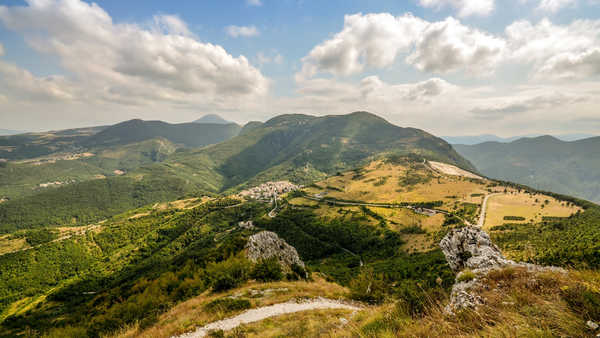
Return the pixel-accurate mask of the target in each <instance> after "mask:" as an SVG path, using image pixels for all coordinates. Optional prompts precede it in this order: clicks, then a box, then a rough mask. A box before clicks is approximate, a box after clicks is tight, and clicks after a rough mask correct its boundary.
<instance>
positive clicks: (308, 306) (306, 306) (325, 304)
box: [173, 298, 361, 338]
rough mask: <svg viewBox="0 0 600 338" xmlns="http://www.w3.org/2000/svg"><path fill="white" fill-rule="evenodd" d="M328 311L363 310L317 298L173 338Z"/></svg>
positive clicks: (265, 308)
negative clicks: (306, 313)
mask: <svg viewBox="0 0 600 338" xmlns="http://www.w3.org/2000/svg"><path fill="white" fill-rule="evenodd" d="M327 309H346V310H355V311H357V310H361V308H360V307H358V306H354V305H350V304H347V303H344V302H341V301H337V300H332V299H327V298H316V299H312V300H309V301H306V302H295V301H290V302H286V303H279V304H275V305H269V306H263V307H260V308H256V309H251V310H248V311H246V312H244V313H241V314H239V315H237V316H235V317H231V318H228V319H223V320H219V321H216V322H212V323H210V324H207V325H204V326H203V327H200V328H198V329H196V331H193V332H188V333H184V334H182V335H180V336H174V337H173V338H199V337H206V336H207V335H208V334H209V333H210V332H211V331H218V330H223V331H229V330H233V329H235V328H236V327H238V326H240V325H244V324H249V323H254V322H258V321H261V320H263V319H267V318H270V317H275V316H281V315H284V314H288V313H295V312H301V311H308V310H327Z"/></svg>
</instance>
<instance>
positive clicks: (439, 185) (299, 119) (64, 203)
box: [0, 113, 600, 337]
mask: <svg viewBox="0 0 600 338" xmlns="http://www.w3.org/2000/svg"><path fill="white" fill-rule="evenodd" d="M340 123H341V124H342V126H343V129H344V133H347V132H348V130H354V131H353V132H351V133H350V134H347V135H348V136H349V137H344V138H343V139H339V143H335V142H338V139H337V138H336V137H337V136H336V137H334V138H331V136H330V134H329V133H331V132H332V130H333V131H334V134H335V127H336V126H338V125H339V124H340ZM245 128H246V127H244V128H242V132H240V135H239V136H236V137H233V138H231V139H230V140H226V141H223V142H220V143H217V144H214V145H210V146H207V147H200V148H194V147H183V148H182V147H179V146H176V145H174V144H173V143H172V142H170V141H169V140H167V139H162V138H158V139H150V140H147V141H142V142H141V143H131V144H125V145H119V146H115V145H110V146H109V147H108V148H103V149H96V150H94V152H93V154H94V156H82V157H77V156H75V157H76V158H71V157H73V156H66V155H61V154H62V153H61V154H56V155H49V156H46V157H45V158H47V159H52V158H54V159H56V161H54V162H52V161H50V162H52V163H49V162H46V161H43V162H44V163H43V164H39V165H37V164H32V163H36V162H40V160H39V158H37V159H32V160H33V162H27V161H28V160H24V161H25V162H22V163H18V162H17V161H10V162H8V164H7V165H5V166H4V168H2V169H4V170H6V171H4V172H5V173H6V176H5V177H6V180H7V181H8V180H11V181H15V178H16V177H19V176H18V175H17V176H15V174H13V173H15V172H17V171H15V169H16V168H20V169H23V170H19V171H18V172H19V173H20V175H21V177H23V178H22V180H23V181H22V182H31V180H30V179H29V178H28V177H37V178H38V179H43V181H44V182H46V183H47V182H54V181H52V180H50V179H49V178H50V177H57V176H50V173H51V172H52V171H51V170H50V168H54V169H52V170H55V172H56V173H59V174H60V175H63V174H65V173H67V172H69V171H71V170H78V169H77V168H80V166H81V165H82V164H84V163H85V164H86V165H90V166H91V165H94V166H95V167H96V168H99V169H100V171H90V172H89V173H90V174H93V175H94V177H95V178H94V179H89V178H82V180H81V181H76V180H75V181H73V182H70V183H69V184H65V185H62V186H60V187H51V186H50V185H49V186H48V187H46V188H43V190H40V191H35V192H33V193H27V194H25V193H23V194H22V195H20V196H19V195H18V194H17V195H13V196H14V197H12V198H9V199H8V200H7V201H5V202H4V203H2V205H1V206H0V221H1V222H0V226H1V227H3V229H4V234H3V235H2V236H1V237H0V245H1V250H0V273H1V274H2V276H3V277H4V278H2V280H0V311H1V312H0V321H1V323H0V335H8V336H12V335H27V332H37V333H36V334H39V335H41V334H47V335H49V336H56V337H62V336H73V337H76V336H104V335H109V336H114V337H138V336H141V337H171V336H178V335H184V336H186V335H187V336H190V337H195V336H198V337H200V336H204V335H214V334H217V333H215V332H221V331H220V330H223V332H224V334H230V333H233V334H237V333H240V334H242V333H243V335H244V336H255V335H260V334H261V333H262V334H264V333H265V332H266V333H268V334H269V335H296V334H297V333H298V332H300V331H299V330H302V331H303V332H312V333H313V334H317V332H329V333H330V334H331V335H334V336H355V335H363V334H364V335H376V336H378V335H379V334H383V332H385V331H386V330H391V329H392V327H390V326H389V325H400V324H398V323H396V324H392V322H385V323H380V324H373V323H375V322H378V321H379V320H380V319H378V318H381V316H384V317H385V316H393V317H394V318H398V320H401V321H403V323H404V324H401V326H402V327H403V329H402V330H414V329H416V326H415V325H437V324H433V323H434V322H439V321H440V320H441V321H442V322H444V323H447V324H444V325H450V326H448V327H445V328H443V329H442V328H440V330H449V331H447V332H454V333H453V334H456V332H462V331H460V330H463V329H465V328H464V327H463V328H458V327H457V326H452V325H455V324H449V323H448V322H446V321H447V319H446V318H445V317H444V318H443V319H442V317H441V316H442V315H441V313H442V312H440V313H438V312H436V311H442V310H440V309H441V307H443V306H444V304H445V303H446V302H447V301H448V297H449V295H450V293H451V288H452V286H453V284H454V282H455V280H456V279H457V278H458V277H456V275H455V272H454V271H452V269H451V268H450V266H449V263H448V261H447V257H445V253H443V252H442V250H440V246H439V243H440V240H442V238H445V237H447V236H449V234H451V233H453V231H455V230H458V229H464V228H480V229H484V230H485V231H488V232H489V233H490V236H491V238H492V240H493V241H494V242H495V243H497V244H498V246H499V248H500V249H501V250H502V253H503V254H504V255H506V257H507V259H514V260H516V261H525V262H530V263H535V264H544V265H558V266H566V267H569V268H577V269H596V268H598V267H600V257H598V255H597V252H598V246H597V245H598V244H597V243H598V241H597V240H596V239H600V232H598V227H595V226H594V224H597V223H596V222H597V221H598V219H600V209H599V208H598V206H597V205H595V204H593V203H589V202H586V201H583V200H579V199H576V198H572V197H569V196H563V195H559V194H555V193H549V192H542V191H538V190H535V189H532V188H530V187H527V186H522V185H519V184H514V183H510V182H503V181H496V180H493V179H490V178H485V177H483V176H481V175H478V174H477V173H476V172H475V169H474V167H473V166H471V165H470V164H469V163H468V162H467V161H465V160H464V159H461V158H460V156H459V155H457V154H456V153H455V152H454V151H453V150H452V148H451V147H449V146H448V147H447V146H446V145H444V143H443V141H441V140H440V141H438V140H437V139H436V138H435V137H433V136H430V135H428V134H426V133H424V132H421V131H417V130H404V129H402V128H400V129H396V127H394V126H388V124H387V122H385V121H384V120H381V119H379V118H378V117H375V116H372V115H370V114H367V113H354V114H350V115H346V116H341V117H339V116H327V117H320V118H316V117H310V116H305V115H289V116H281V117H277V118H275V119H273V120H271V121H267V122H266V123H264V124H261V125H252V127H251V128H250V129H247V130H245V131H244V129H245ZM373 128H384V130H385V128H389V129H390V130H389V133H390V135H386V133H385V132H383V133H382V134H383V138H382V140H381V141H379V138H376V139H371V138H370V137H372V136H370V135H368V134H369V133H371V132H372V130H373ZM325 129H326V130H327V134H325ZM307 130H309V131H310V133H309V132H308V131H307ZM321 130H323V134H320V132H321ZM340 133H341V131H340ZM405 133H408V134H409V136H408V138H407V139H406V140H404V139H403V138H402V137H403V135H404V134H405ZM340 135H341V134H340ZM307 137H308V139H307ZM378 137H379V136H378ZM415 137H417V138H419V137H420V141H416V142H415ZM326 139H327V140H328V141H325V140H326ZM388 139H397V140H400V141H396V142H395V143H392V144H391V145H390V144H389V141H388ZM331 140H333V141H334V146H333V148H335V151H332V150H331V147H323V146H322V144H325V142H330V141H331ZM373 141H374V142H375V143H373ZM298 143H301V145H299V144H298ZM274 144H275V145H278V147H279V148H278V149H271V147H272V146H273V145H274ZM374 144H375V145H374ZM283 145H285V146H283ZM147 147H149V148H147ZM398 147H399V148H398ZM146 149H155V150H157V151H159V152H160V153H161V154H163V155H161V157H158V160H156V159H157V157H152V156H155V155H151V156H150V157H147V156H148V155H147V153H146V151H147V150H146ZM399 149H400V150H399ZM350 153H354V154H356V153H358V154H361V155H360V156H355V157H349V154H350ZM154 154H156V153H154ZM61 156H66V157H61ZM138 156H142V157H138ZM152 158H154V160H153V159H152ZM111 161H115V162H111ZM124 161H129V162H124ZM111 163H112V164H111ZM126 163H130V165H125V164H126ZM59 165H60V167H58V166H59ZM39 168H42V169H43V171H36V170H39ZM117 168H118V169H117ZM9 169H11V170H12V171H11V170H9ZM28 170H29V172H28ZM117 170H118V171H122V173H120V174H116V171H117ZM9 173H10V174H9ZM40 173H48V174H49V175H48V176H41V175H40ZM28 175H29V176H28ZM44 175H45V174H44ZM99 175H102V176H103V177H102V178H100V177H99ZM65 177H73V176H65ZM28 180H29V181H28ZM55 180H56V178H55ZM63 180H64V178H63V179H62V180H56V182H66V180H65V181H63ZM46 183H41V184H46ZM30 184H31V183H30ZM39 184H40V183H37V185H38V189H39ZM6 191H7V192H8V193H10V190H6ZM266 233H269V234H270V235H269V236H271V237H273V236H275V238H276V240H274V242H273V243H274V244H272V245H273V246H272V247H268V246H269V245H271V244H269V243H271V242H270V241H271V240H266V238H270V237H269V236H267V235H264V236H262V237H260V238H265V241H264V242H262V244H260V245H265V246H266V247H265V250H266V251H264V252H274V253H275V254H276V255H280V256H279V258H278V259H279V261H278V259H273V258H272V257H271V258H268V257H269V256H268V255H267V256H265V258H258V259H256V258H255V257H254V256H251V255H249V250H250V249H249V246H248V245H249V244H248V243H250V241H251V240H253V238H255V236H259V235H261V234H266ZM571 236H575V237H577V238H580V240H579V241H578V242H577V243H573V242H570V241H569V240H568V238H569V237H571ZM257 238H258V237H257ZM279 241H282V242H281V243H285V244H277V243H279ZM574 246H576V247H577V249H576V250H575V249H574ZM286 247H287V248H288V249H283V248H286ZM290 248H291V249H290ZM261 250H262V249H261ZM285 250H292V253H285V252H284V251H285ZM260 252H263V251H260ZM282 255H283V256H282ZM288 255H292V256H295V257H296V258H294V259H293V260H297V262H298V263H301V265H297V264H296V263H293V264H290V263H285V264H284V263H283V260H282V259H283V258H282V257H288ZM275 257H277V256H275ZM286 259H288V258H286ZM507 269H510V268H507ZM569 273H570V274H574V275H573V277H569V281H568V283H571V284H573V285H580V284H582V283H583V284H585V285H596V284H595V283H597V281H596V279H594V278H596V276H597V275H596V274H595V273H592V272H590V275H577V273H579V272H577V270H572V272H571V271H570V272H569ZM494 278H496V277H494ZM498 278H500V277H498ZM519 278H521V277H519ZM522 278H525V277H522ZM549 278H550V277H549ZM551 278H552V279H553V280H563V279H564V277H561V276H560V275H553V276H552V277H551ZM561 283H563V282H561ZM564 283H567V282H566V281H564ZM578 283H579V284H578ZM590 283H591V284H590ZM586 290H587V289H586ZM523 292H529V291H523ZM590 292H591V291H590ZM595 295H596V294H595V293H594V294H593V295H592V296H591V297H596V296H595ZM539 296H540V297H542V296H543V297H547V295H546V294H544V295H539ZM487 297H490V296H487ZM536 297H537V296H536ZM543 297H542V298H543ZM542 298H540V302H542V300H541V299H542ZM426 299H431V300H432V301H431V302H430V301H426ZM536 299H537V298H536ZM543 299H547V298H543ZM593 299H595V298H593ZM428 302H429V303H428ZM504 302H507V301H506V300H504ZM509 302H510V301H509ZM556 304H558V303H556ZM560 304H562V303H560ZM556 306H563V305H556ZM578 306H580V307H581V306H583V305H578ZM580 307H576V308H564V307H561V308H560V311H563V313H565V314H568V315H571V314H573V313H574V312H573V311H575V310H573V309H579V308H580ZM426 309H427V310H426ZM552 309H555V308H552ZM502 311H505V312H502V313H505V314H506V315H508V314H509V313H513V312H511V311H513V309H505V310H502ZM506 311H508V312H506ZM552 311H554V310H552ZM577 311H579V310H577ZM466 313H469V312H466ZM436 316H437V317H436ZM519 316H520V317H518V318H520V319H519V320H525V322H524V323H522V325H523V327H526V328H535V327H537V326H536V325H537V324H536V322H535V321H531V320H530V319H531V317H530V316H529V315H527V314H519ZM585 316H588V317H589V318H596V317H595V315H593V314H592V315H584V316H583V317H585ZM590 316H591V317H590ZM583 317H582V318H583ZM588 317H585V318H588ZM400 318H403V319H400ZM434 318H435V319H434ZM515 318H516V317H515ZM428 321H431V322H428ZM575 322H577V323H579V319H577V320H575ZM419 323H420V324H419ZM425 323H428V324H425ZM373 325H379V326H377V327H379V328H370V327H371V326H373ZM461 325H462V324H461ZM577 325H579V324H577ZM459 326H460V325H459ZM460 327H462V326H460ZM215 330H216V331H215ZM369 330H375V331H369ZM381 330H383V331H381ZM394 330H400V329H399V328H396V329H394ZM453 330H459V331H453ZM469 330H470V329H469ZM578 330H579V329H578ZM366 332H371V333H366ZM552 332H563V331H552Z"/></svg>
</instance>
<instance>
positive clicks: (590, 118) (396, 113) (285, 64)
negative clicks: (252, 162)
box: [0, 0, 600, 135]
mask: <svg viewBox="0 0 600 338" xmlns="http://www.w3.org/2000/svg"><path fill="white" fill-rule="evenodd" d="M482 4H484V5H482ZM0 6H2V7H0V46H2V49H1V50H2V51H3V55H1V56H0V127H2V128H7V129H10V128H12V129H21V130H23V129H25V130H42V129H56V128H63V127H78V126H84V125H90V124H96V123H114V122H118V121H121V120H125V119H129V118H134V117H137V118H144V119H163V120H166V121H170V122H184V121H188V120H192V119H195V118H196V117H197V116H199V115H202V114H204V113H217V114H220V115H222V116H224V117H225V118H229V119H231V120H234V121H237V122H240V123H244V122H247V121H249V120H256V119H260V120H264V119H267V118H269V117H272V116H274V115H276V114H280V113H311V114H316V115H322V114H340V113H348V112H351V111H354V110H359V109H366V110H370V111H373V112H375V113H378V114H380V115H382V116H384V117H386V118H387V119H389V120H390V121H391V122H393V123H396V124H399V125H406V126H414V127H419V128H423V129H427V130H429V131H432V132H435V133H438V134H449V135H460V134H477V133H488V132H491V133H496V134H500V135H513V134H519V133H546V132H548V133H565V132H587V133H598V132H600V113H598V112H599V111H600V110H598V108H599V105H598V99H599V95H598V91H597V89H595V88H597V87H600V86H596V85H597V84H598V78H599V75H600V61H597V60H596V59H597V58H596V52H597V53H599V54H598V55H600V49H597V48H598V47H599V46H600V44H599V42H600V36H599V34H600V33H599V32H598V31H597V28H598V27H600V21H599V19H600V3H599V2H598V1H597V0H412V1H398V0H378V1H366V0H332V1H308V0H302V1H298V0H262V1H260V5H257V4H256V3H254V4H252V3H250V2H248V1H247V0H226V1H170V2H167V1H157V0H150V1H148V0H144V1H141V0H130V1H113V0H110V1H96V2H94V3H92V2H89V1H88V2H81V1H80V0H31V1H29V2H25V1H16V0H2V1H0ZM407 13H411V14H412V16H413V18H415V20H413V19H407V16H408V14H407ZM348 15H355V16H353V17H348ZM348 18H349V19H348ZM352 18H354V19H352ZM96 19H97V20H96ZM394 20H395V21H394ZM516 23H521V24H516ZM522 23H525V24H522ZM230 26H236V27H234V28H228V27H230ZM181 27H184V28H181ZM509 27H510V28H509ZM407 29H408V31H410V34H409V35H412V36H406V35H407V33H406V32H407V31H406V30H407ZM509 30H510V32H512V33H510V34H509V33H508V32H509ZM233 31H241V32H242V33H241V34H240V35H237V36H232V34H231V32H233ZM344 31H347V32H346V33H344ZM96 32H101V33H96ZM244 32H245V33H246V34H244ZM111 34H113V35H114V38H111V37H109V36H110V35H111ZM521 34H527V36H525V38H522V37H521ZM176 36H178V37H179V38H180V40H181V41H179V40H177V38H175V37H176ZM529 36H530V37H531V38H530V39H529V38H528V37H529ZM549 36H555V37H556V39H555V40H552V39H551V38H549ZM144 37H147V38H148V41H146V40H144ZM361 39H363V40H361ZM529 40H531V41H529ZM113 41H118V42H113ZM132 41H134V42H135V43H132ZM103 44H105V45H103ZM398 44H400V45H401V47H398ZM366 45H369V47H364V46H366ZM561 45H564V47H561ZM89 49H94V51H89ZM96 49H97V50H96ZM396 49H397V50H396ZM174 51H176V52H174ZM88 53H90V54H88ZM104 53H106V56H105V58H104V59H103V58H102V57H99V56H98V54H104ZM353 53H356V54H353ZM0 54H2V53H0ZM386 55H388V56H389V57H387V58H386V57H385V56H386ZM440 55H441V56H440ZM96 56H98V57H97V59H96ZM442 56H443V57H442ZM242 58H243V59H242ZM382 58H383V59H382ZM190 60H193V61H190ZM246 60H247V61H246ZM144 67H146V68H144ZM206 67H208V68H206ZM240 74H241V75H240Z"/></svg>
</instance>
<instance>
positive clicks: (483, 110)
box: [471, 92, 587, 120]
mask: <svg viewBox="0 0 600 338" xmlns="http://www.w3.org/2000/svg"><path fill="white" fill-rule="evenodd" d="M586 99H587V98H586V97H583V96H577V95H565V94H563V93H561V92H554V93H550V94H544V95H539V96H533V97H528V98H525V99H508V100H506V101H505V102H501V103H496V104H492V105H487V106H483V107H476V108H473V109H471V113H473V114H474V116H475V117H476V118H482V119H493V120H496V119H504V118H507V117H510V116H512V115H515V114H524V113H527V112H530V111H536V110H546V109H549V108H556V107H564V106H565V105H572V104H576V103H578V102H582V101H585V100H586Z"/></svg>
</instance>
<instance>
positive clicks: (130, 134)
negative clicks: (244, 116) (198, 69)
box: [82, 120, 241, 147]
mask: <svg viewBox="0 0 600 338" xmlns="http://www.w3.org/2000/svg"><path fill="white" fill-rule="evenodd" d="M240 129H241V127H240V126H238V125H237V124H234V123H230V124H203V123H181V124H169V123H166V122H162V121H142V120H130V121H125V122H122V123H119V124H116V125H114V126H111V127H108V128H106V129H104V130H102V131H101V132H99V133H97V134H95V135H93V136H91V137H89V138H87V139H86V140H85V141H84V142H83V143H82V145H84V146H86V147H103V146H115V145H124V144H129V143H134V142H140V141H144V140H148V139H153V138H156V137H163V138H165V139H167V140H169V141H171V142H173V143H177V144H182V145H184V146H186V147H203V146H206V145H209V144H214V143H219V142H222V141H225V140H227V139H230V138H231V137H234V136H236V135H237V134H238V133H239V131H240Z"/></svg>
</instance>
